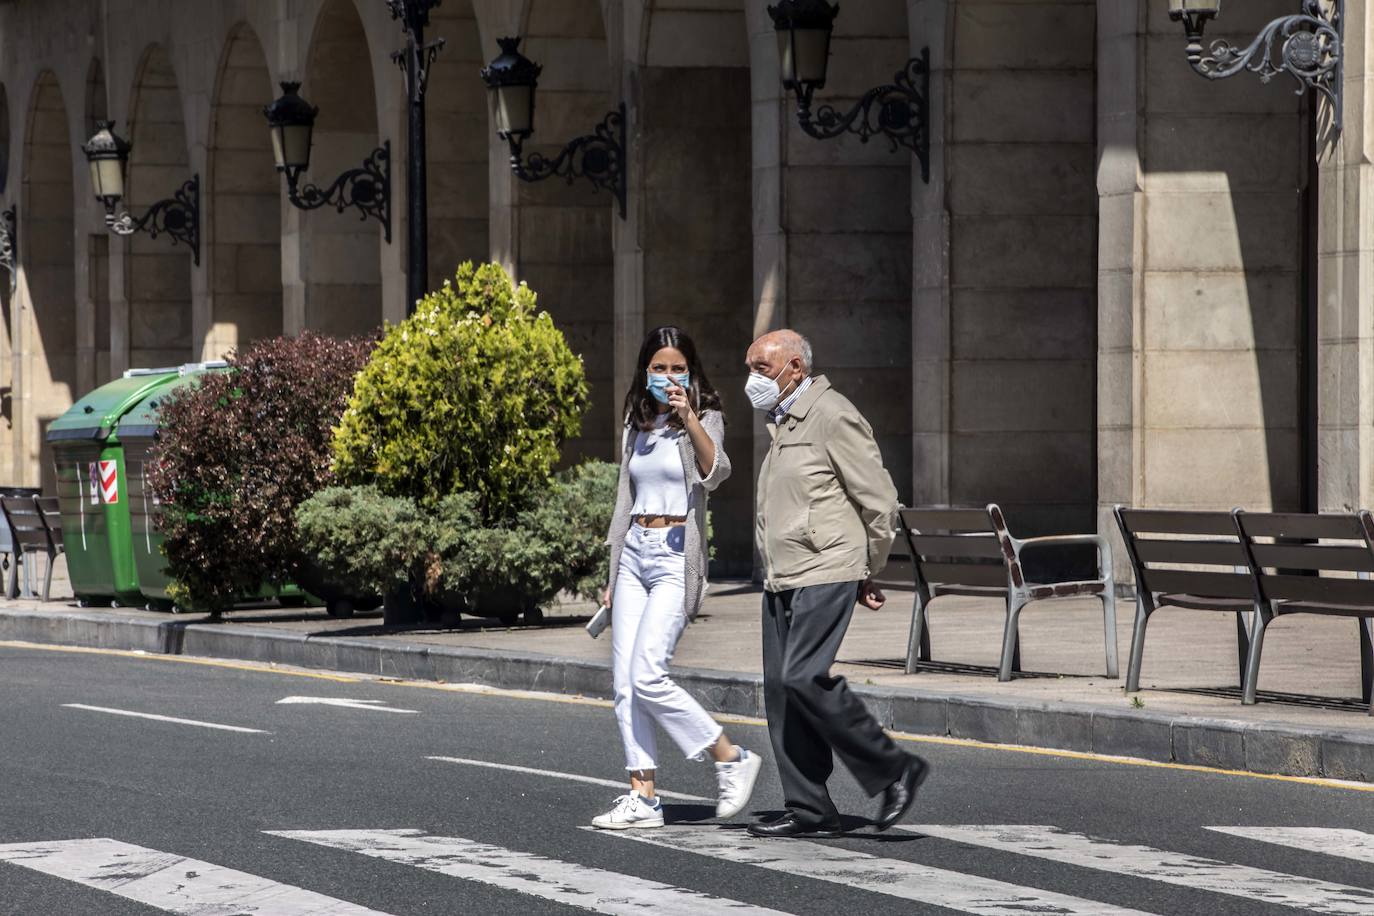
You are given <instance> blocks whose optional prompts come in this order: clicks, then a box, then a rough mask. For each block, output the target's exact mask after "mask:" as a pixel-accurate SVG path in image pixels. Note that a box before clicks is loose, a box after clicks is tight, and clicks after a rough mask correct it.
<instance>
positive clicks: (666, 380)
mask: <svg viewBox="0 0 1374 916" xmlns="http://www.w3.org/2000/svg"><path fill="white" fill-rule="evenodd" d="M644 376H645V379H646V381H645V383H644V387H645V388H648V389H649V393H650V394H652V395H653V396H654V400H655V401H658V402H659V403H660V404H667V403H668V387H669V386H670V385H677V386H678V387H679V388H681V389H682V390H684V391H686V390H687V388H688V386H689V385H690V384H691V382H692V375H691V373H688V372H684V373H683V374H682V375H659V374H657V373H655V372H645V373H644Z"/></svg>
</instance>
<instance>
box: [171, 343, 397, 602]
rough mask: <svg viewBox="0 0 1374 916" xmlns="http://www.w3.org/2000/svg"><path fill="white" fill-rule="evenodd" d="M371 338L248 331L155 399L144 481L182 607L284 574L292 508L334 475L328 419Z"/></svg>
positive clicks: (253, 589) (241, 592)
mask: <svg viewBox="0 0 1374 916" xmlns="http://www.w3.org/2000/svg"><path fill="white" fill-rule="evenodd" d="M374 345H375V343H374V341H371V340H363V339H350V340H339V339H335V338H331V337H324V336H321V335H318V334H312V333H308V332H307V333H305V334H302V335H301V336H299V337H276V338H270V339H267V340H262V341H258V342H256V343H254V344H252V345H250V346H249V347H247V348H246V349H245V350H244V351H243V352H242V353H238V354H233V355H231V356H230V357H229V358H228V362H229V369H228V371H223V372H211V373H207V374H206V375H205V376H203V377H202V379H201V381H200V383H199V384H198V385H195V386H190V387H187V388H185V389H183V390H181V391H180V392H178V393H177V394H175V395H173V396H171V397H169V398H168V399H167V401H166V402H165V403H164V405H163V406H162V408H161V411H160V427H161V428H160V434H159V439H158V444H157V446H156V448H155V450H154V453H153V461H152V462H151V465H150V468H149V486H150V489H151V491H152V493H153V495H154V497H155V498H156V499H157V500H158V501H159V503H160V510H161V524H162V529H163V532H164V533H165V535H166V541H165V544H164V547H163V551H164V553H165V554H166V557H167V563H168V571H169V572H170V574H171V576H172V577H173V579H174V580H175V583H174V585H173V587H172V590H171V593H172V597H173V598H174V599H175V600H176V602H177V603H178V604H180V605H181V606H182V607H186V608H194V609H197V610H223V609H225V608H228V607H230V606H232V605H233V604H234V603H235V602H238V601H242V600H243V599H245V598H248V597H251V596H253V595H256V594H258V593H259V592H260V590H261V589H262V588H263V586H264V585H267V586H276V585H280V584H282V583H284V582H287V581H290V579H291V577H292V576H293V574H294V573H295V571H296V570H297V569H298V568H299V563H300V562H301V555H300V549H299V544H298V539H297V534H296V507H297V506H299V505H300V504H301V503H302V502H304V501H305V500H306V499H307V498H309V497H310V496H311V495H312V494H314V493H315V492H317V491H318V490H320V489H322V488H324V487H325V486H328V485H329V484H331V483H332V482H333V474H332V472H331V470H330V461H331V452H330V441H331V438H332V435H333V429H334V426H335V425H336V424H337V423H338V422H339V417H340V416H341V415H342V413H343V410H344V406H345V405H346V404H347V403H348V398H349V395H350V394H351V393H352V391H353V380H354V377H355V376H356V375H357V374H358V371H359V370H360V369H361V368H362V366H363V364H364V363H365V362H366V361H367V358H368V355H369V354H370V353H371V352H372V348H373V346H374Z"/></svg>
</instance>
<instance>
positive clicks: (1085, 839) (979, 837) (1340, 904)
mask: <svg viewBox="0 0 1374 916" xmlns="http://www.w3.org/2000/svg"><path fill="white" fill-rule="evenodd" d="M903 829H905V830H912V831H916V832H919V833H923V834H926V835H928V836H935V837H940V838H941V839H946V840H955V841H957V842H960V843H969V844H971V845H974V846H982V847H985V848H988V849H997V850H1001V851H1003V852H1010V853H1016V854H1018V855H1024V856H1034V857H1036V858H1040V859H1048V860H1049V861H1051V862H1059V863H1062V864H1064V865H1079V866H1082V867H1084V868H1093V869H1097V870H1098V871H1105V872H1110V873H1112V874H1115V875H1129V876H1131V877H1133V878H1143V879H1145V880H1147V881H1159V882H1161V883H1164V884H1173V885H1176V886H1178V887H1186V888H1191V889H1193V890H1201V891H1212V892H1213V893H1217V894H1229V895H1230V896H1232V897H1244V898H1245V899H1247V900H1255V901H1259V902H1261V903H1268V904H1278V905H1282V906H1292V907H1298V908H1300V909H1304V910H1307V911H1308V912H1312V913H1330V914H1336V916H1370V914H1374V890H1369V889H1367V888H1359V887H1351V886H1349V885H1345V884H1331V883H1328V882H1326V881H1318V880H1316V879H1315V878H1303V877H1300V876H1298V875H1287V874H1284V873H1282V872H1276V871H1268V870H1266V869H1263V868H1251V867H1250V866H1248V865H1234V864H1232V863H1230V862H1219V861H1217V860H1215V859H1206V858H1202V857H1201V856H1194V855H1189V854H1187V853H1180V852H1170V851H1168V850H1165V849H1155V848H1153V847H1150V846H1134V845H1131V844H1129V843H1116V842H1113V841H1111V840H1104V839H1096V838H1094V837H1090V836H1087V835H1085V834H1081V833H1069V832H1068V831H1065V830H1061V829H1059V828H1058V827H1041V826H1019V825H1005V824H1003V825H992V824H989V825H978V826H953V825H944V824H921V825H916V826H908V827H904V828H903Z"/></svg>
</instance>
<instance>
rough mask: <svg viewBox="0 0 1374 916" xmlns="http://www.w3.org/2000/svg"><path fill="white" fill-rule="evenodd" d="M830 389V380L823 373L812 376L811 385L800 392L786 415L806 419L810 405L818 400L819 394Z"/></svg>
mask: <svg viewBox="0 0 1374 916" xmlns="http://www.w3.org/2000/svg"><path fill="white" fill-rule="evenodd" d="M829 390H830V380H829V379H827V378H826V377H825V376H823V375H816V376H812V378H811V387H810V388H807V389H806V390H805V391H803V392H802V393H801V397H799V398H797V403H795V404H793V405H792V409H791V410H789V411H788V412H787V416H789V417H796V418H797V419H798V420H804V419H806V414H807V412H808V411H810V410H811V407H812V406H813V405H814V404H815V403H816V401H818V400H820V396H821V395H823V394H825V393H826V392H827V391H829Z"/></svg>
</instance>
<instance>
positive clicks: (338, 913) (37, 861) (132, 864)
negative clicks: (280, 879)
mask: <svg viewBox="0 0 1374 916" xmlns="http://www.w3.org/2000/svg"><path fill="white" fill-rule="evenodd" d="M0 862H9V863H11V864H14V865H20V866H23V867H24V868H28V869H32V870H34V871H37V872H42V873H43V874H46V875H52V876H53V877H56V878H64V879H66V880H68V881H75V882H77V883H78V884H84V885H85V886H87V887H93V888H96V889H98V890H102V891H108V892H109V893H112V894H117V895H118V896H120V897H125V898H127V899H129V900H135V901H137V902H139V903H146V904H148V905H149V906H152V907H156V908H157V909H159V910H163V911H164V912H168V913H183V914H186V916H229V914H241V913H253V914H255V916H387V914H385V913H383V912H381V911H380V910H369V909H368V908H366V907H361V906H355V905H354V904H351V903H345V902H344V901H342V900H336V899H334V898H333V897H326V896H324V895H323V894H316V893H314V892H313V891H307V890H304V889H302V888H299V887H293V886H291V885H289V884H279V883H277V882H276V881H269V880H268V879H266V878H260V877H258V876H257V875H250V874H247V873H246V872H241V871H235V870H234V869H232V868H222V867H221V866H218V865H212V864H210V863H209V862H201V861H198V860H196V859H188V858H185V857H183V856H178V855H173V854H171V853H165V852H158V851H157V850H156V849H147V848H145V847H142V846H134V845H131V844H129V843H121V842H119V841H117V840H110V839H89V840H62V841H58V842H51V843H14V844H12V845H8V846H0Z"/></svg>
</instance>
